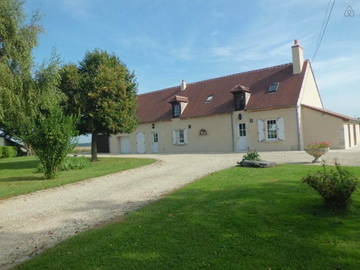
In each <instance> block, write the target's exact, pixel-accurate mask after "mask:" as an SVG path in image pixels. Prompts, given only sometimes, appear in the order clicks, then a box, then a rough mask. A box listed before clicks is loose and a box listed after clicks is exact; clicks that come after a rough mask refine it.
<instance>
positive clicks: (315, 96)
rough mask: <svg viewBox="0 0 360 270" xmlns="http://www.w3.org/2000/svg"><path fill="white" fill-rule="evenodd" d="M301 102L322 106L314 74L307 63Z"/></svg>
mask: <svg viewBox="0 0 360 270" xmlns="http://www.w3.org/2000/svg"><path fill="white" fill-rule="evenodd" d="M301 95H302V96H301V101H300V103H301V104H305V105H309V106H313V107H318V108H323V104H322V101H321V97H320V93H319V90H318V87H317V85H316V81H315V76H314V73H313V71H312V68H311V66H310V65H308V67H307V70H306V73H305V78H304V82H303V93H302V94H301Z"/></svg>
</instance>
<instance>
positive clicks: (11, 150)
mask: <svg viewBox="0 0 360 270" xmlns="http://www.w3.org/2000/svg"><path fill="white" fill-rule="evenodd" d="M16 156H17V148H16V147H15V146H0V158H11V157H16Z"/></svg>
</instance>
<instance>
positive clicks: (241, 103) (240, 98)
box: [234, 92, 245, 111]
mask: <svg viewBox="0 0 360 270" xmlns="http://www.w3.org/2000/svg"><path fill="white" fill-rule="evenodd" d="M234 107H235V111H242V110H244V109H245V93H244V92H236V93H234Z"/></svg>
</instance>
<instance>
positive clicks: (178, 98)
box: [169, 95, 189, 103]
mask: <svg viewBox="0 0 360 270" xmlns="http://www.w3.org/2000/svg"><path fill="white" fill-rule="evenodd" d="M174 102H185V103H188V102H189V98H188V97H184V96H178V95H175V96H173V97H172V98H171V99H170V100H169V103H174Z"/></svg>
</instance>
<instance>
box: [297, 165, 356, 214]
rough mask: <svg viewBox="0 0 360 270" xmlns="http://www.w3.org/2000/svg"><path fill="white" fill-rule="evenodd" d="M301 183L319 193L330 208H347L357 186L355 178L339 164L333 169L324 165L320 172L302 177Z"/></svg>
mask: <svg viewBox="0 0 360 270" xmlns="http://www.w3.org/2000/svg"><path fill="white" fill-rule="evenodd" d="M303 182H304V183H306V184H308V185H309V186H310V187H312V188H313V189H315V190H316V191H317V192H319V194H320V195H321V196H322V197H323V199H324V200H325V203H326V204H327V205H328V206H329V207H331V208H345V207H347V206H348V205H349V203H350V202H351V194H352V193H353V192H354V191H355V190H356V186H357V178H356V177H355V176H354V175H353V174H352V173H351V172H349V171H348V170H346V169H345V168H343V167H341V166H340V165H339V164H336V165H335V168H330V167H328V166H326V165H325V164H324V165H323V169H322V170H321V171H318V172H315V173H312V174H309V175H308V176H306V177H304V178H303Z"/></svg>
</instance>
